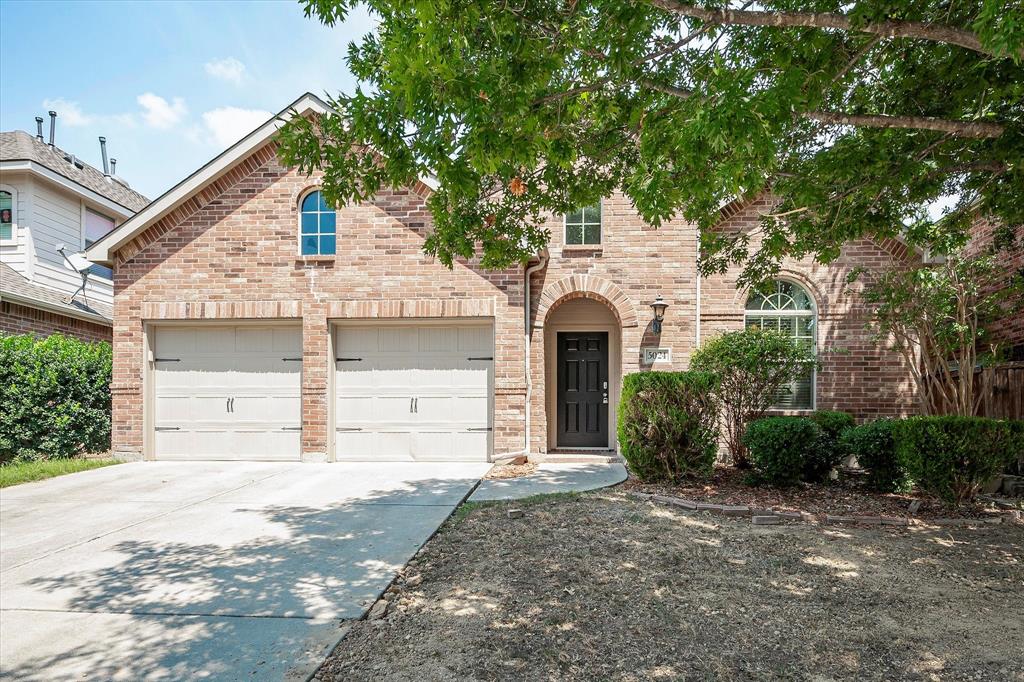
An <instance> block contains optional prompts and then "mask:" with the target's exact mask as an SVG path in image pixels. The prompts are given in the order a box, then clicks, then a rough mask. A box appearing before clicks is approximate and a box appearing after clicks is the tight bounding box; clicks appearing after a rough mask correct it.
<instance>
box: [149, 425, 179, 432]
mask: <svg viewBox="0 0 1024 682" xmlns="http://www.w3.org/2000/svg"><path fill="white" fill-rule="evenodd" d="M153 430H154V431H181V427H180V426H157V427H156V428H154V429H153Z"/></svg>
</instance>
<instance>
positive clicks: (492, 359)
mask: <svg viewBox="0 0 1024 682" xmlns="http://www.w3.org/2000/svg"><path fill="white" fill-rule="evenodd" d="M466 359H467V360H490V361H492V362H493V361H494V358H466Z"/></svg>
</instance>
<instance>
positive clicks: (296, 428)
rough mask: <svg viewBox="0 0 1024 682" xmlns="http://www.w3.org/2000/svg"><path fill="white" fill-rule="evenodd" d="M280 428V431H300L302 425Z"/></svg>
mask: <svg viewBox="0 0 1024 682" xmlns="http://www.w3.org/2000/svg"><path fill="white" fill-rule="evenodd" d="M281 430H282V431H301V430H302V427H301V426H282V427H281Z"/></svg>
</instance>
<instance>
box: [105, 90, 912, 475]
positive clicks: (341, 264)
mask: <svg viewBox="0 0 1024 682" xmlns="http://www.w3.org/2000/svg"><path fill="white" fill-rule="evenodd" d="M293 109H294V110H295V111H297V112H298V113H299V114H300V115H316V114H318V113H322V112H324V111H325V110H326V108H325V105H324V104H323V103H322V102H321V101H320V100H318V99H317V98H316V97H314V96H312V95H306V96H304V97H302V98H301V99H300V100H298V101H297V102H296V103H294V104H293V105H292V106H291V107H289V108H288V110H286V112H287V111H291V110H293ZM288 115H290V114H288V113H284V114H282V116H284V117H287V116H288ZM278 126H279V122H278V121H275V120H272V121H269V122H268V123H267V124H266V125H264V126H263V127H261V128H260V129H258V130H256V131H254V132H253V133H252V134H250V135H249V136H247V137H246V138H244V139H243V140H241V141H240V142H239V143H238V144H236V145H234V146H233V147H231V148H230V149H228V150H227V151H226V152H224V153H223V154H222V155H220V156H218V157H217V158H216V159H214V160H213V161H211V162H210V163H208V164H207V165H205V166H204V167H203V168H201V169H199V170H198V171H197V172H196V173H194V174H193V175H191V176H190V177H188V178H186V179H185V180H184V181H182V183H180V184H179V185H177V186H176V187H175V188H173V189H172V190H170V191H169V192H168V193H167V194H165V195H164V196H162V197H160V198H158V199H156V200H155V201H153V202H152V203H151V204H150V205H149V206H147V207H146V208H145V209H143V210H142V211H140V212H139V213H138V214H137V215H136V216H134V217H133V218H131V219H129V220H127V221H126V222H125V223H124V224H123V225H121V226H120V227H119V228H118V229H117V230H115V231H114V232H112V233H111V234H110V235H108V236H107V237H105V238H104V239H101V240H100V241H99V242H97V243H96V244H93V245H92V247H91V248H90V249H89V250H88V252H87V255H88V257H89V258H90V259H92V260H93V261H95V262H97V263H100V264H104V265H108V266H112V267H113V268H114V288H115V293H114V349H115V368H114V383H113V387H112V390H113V394H114V433H113V446H114V449H115V452H116V453H118V454H120V455H122V456H126V457H142V458H147V459H165V458H166V459H187V458H208V459H209V458H214V459H293V460H294V459H303V460H313V461H317V460H329V461H333V460H346V459H373V460H389V459H391V460H438V459H441V460H444V459H460V460H496V459H501V458H503V457H506V456H511V455H517V454H521V453H523V452H524V451H526V452H527V454H529V455H530V456H531V457H538V458H540V457H553V456H557V455H559V454H561V453H566V452H573V453H578V452H581V451H582V452H585V453H592V454H595V455H601V454H605V455H606V454H608V453H610V452H613V451H614V450H615V448H616V442H615V428H614V424H615V409H616V403H617V401H618V395H619V391H620V386H621V381H622V376H623V375H624V374H626V373H629V372H636V371H642V370H645V369H651V368H654V369H685V368H686V367H687V365H688V362H689V357H690V354H691V353H692V351H693V349H694V348H696V347H697V345H698V344H699V343H700V342H701V341H702V340H705V339H708V338H709V337H711V336H713V335H714V334H716V333H718V332H720V331H721V330H725V329H740V328H742V327H743V326H744V325H751V324H756V325H761V326H770V327H773V328H776V329H781V330H783V331H786V332H787V333H790V334H792V335H793V336H794V337H795V338H800V339H803V340H805V341H806V342H809V343H812V344H814V345H815V347H816V348H818V349H819V351H820V352H821V353H822V357H823V363H822V367H821V369H820V370H818V371H817V372H815V373H811V374H809V375H808V376H807V377H806V378H804V379H803V380H801V381H799V382H796V384H795V385H794V386H793V391H792V394H791V396H790V397H789V398H788V403H787V404H786V405H785V407H786V408H787V409H793V410H809V409H813V408H831V409H843V410H849V411H851V412H854V413H855V414H857V415H858V416H860V417H869V416H878V415H886V414H899V413H902V412H904V411H907V410H908V409H910V408H911V406H912V405H913V395H912V387H911V383H910V380H909V376H908V374H907V372H906V371H905V368H904V367H903V366H902V361H901V359H900V358H899V357H898V356H897V355H896V354H895V353H892V352H889V351H887V350H886V349H883V348H878V347H876V345H875V344H874V343H873V342H871V340H870V339H869V337H868V335H867V332H866V331H865V330H864V324H863V322H864V321H863V319H862V317H861V315H860V313H859V311H858V310H857V306H856V299H855V297H853V296H851V295H850V294H849V293H848V292H846V287H847V284H846V274H847V273H848V272H849V271H850V269H851V268H854V267H866V268H875V267H880V266H882V265H884V264H886V263H888V262H890V261H891V260H892V259H901V258H906V257H908V256H907V254H906V253H905V249H903V248H902V247H901V245H899V244H896V243H892V244H888V243H887V244H874V243H871V242H866V241H865V242H857V243H854V244H851V245H850V246H848V247H847V248H846V249H844V251H843V254H842V256H841V257H840V259H839V260H838V261H837V262H836V263H834V264H832V265H829V266H821V265H816V264H813V263H811V262H810V261H807V262H792V263H787V264H786V269H785V271H784V274H783V277H782V278H780V280H779V282H778V284H777V286H776V290H775V291H774V292H773V293H772V295H770V296H761V295H759V294H755V295H749V293H748V292H744V291H740V290H738V289H737V287H736V274H737V273H735V272H730V273H728V274H726V275H724V276H718V277H711V278H703V279H702V278H700V277H699V276H698V273H697V268H696V256H697V232H696V228H695V227H694V226H693V225H690V224H688V223H686V222H685V221H682V220H677V221H673V222H671V223H669V224H667V225H664V226H663V227H661V228H660V229H653V228H651V227H649V226H647V225H645V224H644V223H643V221H642V220H640V219H639V218H638V216H637V215H636V213H635V212H634V211H633V210H632V208H631V207H630V205H629V203H628V201H627V200H626V199H625V198H624V197H622V196H620V195H613V196H610V197H607V198H606V199H604V200H603V201H602V202H601V203H600V205H598V206H593V207H586V208H584V209H581V210H579V211H576V212H574V213H572V214H570V215H568V216H564V217H558V218H552V223H551V224H552V226H553V229H552V232H553V239H552V242H551V244H550V247H549V249H547V250H546V252H545V253H543V254H538V256H537V257H536V258H535V259H533V260H532V261H531V262H530V263H527V264H525V265H524V266H523V267H517V268H510V269H507V270H503V271H487V270H483V269H481V268H480V267H479V266H478V265H477V263H475V262H472V261H470V262H457V263H456V264H455V266H454V268H452V269H450V270H449V269H448V268H446V267H444V266H443V265H442V264H440V263H439V262H436V261H435V260H434V259H432V258H431V257H429V256H426V255H424V252H423V248H422V247H423V243H424V240H425V238H426V236H427V234H428V232H429V230H430V226H431V216H430V213H429V212H428V211H427V209H426V206H425V198H426V197H428V196H429V193H430V192H431V191H432V190H431V180H430V178H423V179H422V180H421V181H419V182H417V183H416V184H415V185H414V186H412V187H408V188H404V189H399V190H389V191H383V192H381V193H380V194H378V195H377V196H376V197H374V198H373V199H372V200H371V201H368V202H366V203H364V204H361V205H355V206H344V207H338V208H334V207H330V206H327V205H326V204H325V203H324V202H323V200H322V198H321V196H320V193H319V191H318V182H319V179H318V177H317V176H315V175H314V176H312V177H307V176H305V175H303V174H301V173H299V172H297V171H296V170H295V169H293V168H287V167H285V166H283V165H282V163H281V162H280V161H279V159H278V157H277V155H276V152H275V142H274V133H275V131H276V130H277V127H278ZM764 208H765V205H763V204H761V203H759V202H752V203H750V204H745V205H744V204H734V205H730V206H727V207H725V208H724V209H723V214H722V223H721V229H726V230H745V229H749V228H750V227H751V225H753V224H755V223H756V220H757V216H758V211H760V210H764ZM659 296H660V297H661V298H662V301H664V302H665V303H667V304H668V307H667V310H665V313H664V319H663V321H662V324H661V330H660V333H657V332H655V327H656V325H655V324H654V319H655V315H654V309H653V308H652V305H651V304H652V303H654V302H655V301H656V300H657V298H658V297H659ZM830 350H835V351H841V352H826V351H830Z"/></svg>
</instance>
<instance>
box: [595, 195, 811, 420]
mask: <svg viewBox="0 0 1024 682" xmlns="http://www.w3.org/2000/svg"><path fill="white" fill-rule="evenodd" d="M602 215H603V214H602ZM772 282H773V283H774V282H785V283H786V284H792V285H793V286H795V287H797V288H799V289H800V291H802V292H804V294H806V295H807V300H808V301H810V302H811V309H810V311H807V310H771V309H767V310H747V307H746V306H747V302H746V301H744V302H743V328H744V329H746V328H747V319H748V318H750V317H807V313H808V312H810V313H811V314H812V315H813V316H814V357H815V358H817V357H818V302H817V301H815V300H814V296H812V295H811V292H810V290H809V289H808V288H807V287H805V286H804V285H803V284H801V283H800V282H797V281H795V280H792V279H789V278H787V277H777V278H776V279H774V280H772ZM751 293H753V292H751ZM749 299H750V295H748V296H747V300H749ZM769 409H772V410H782V411H790V410H794V411H801V412H807V411H812V412H813V411H814V410H817V409H818V366H817V365H815V366H814V367H812V368H811V406H810V407H774V406H773V407H771V408H769Z"/></svg>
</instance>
